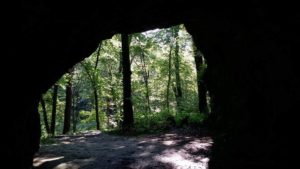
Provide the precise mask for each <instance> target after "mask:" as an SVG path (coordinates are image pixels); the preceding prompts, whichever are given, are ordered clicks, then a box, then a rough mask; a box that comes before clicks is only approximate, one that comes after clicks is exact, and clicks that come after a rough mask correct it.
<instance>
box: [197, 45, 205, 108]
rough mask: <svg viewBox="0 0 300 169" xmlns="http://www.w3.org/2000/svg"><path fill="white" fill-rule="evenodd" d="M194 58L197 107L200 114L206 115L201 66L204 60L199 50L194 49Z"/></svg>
mask: <svg viewBox="0 0 300 169" xmlns="http://www.w3.org/2000/svg"><path fill="white" fill-rule="evenodd" d="M194 52H195V53H194V57H195V63H196V70H197V87H198V105H199V111H200V113H207V100H206V91H207V89H206V85H205V83H204V80H203V68H202V67H203V64H204V58H203V55H202V54H201V52H200V51H199V50H197V49H196V47H195V49H194Z"/></svg>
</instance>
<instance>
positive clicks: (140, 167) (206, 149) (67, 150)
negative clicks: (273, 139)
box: [34, 130, 212, 169]
mask: <svg viewBox="0 0 300 169" xmlns="http://www.w3.org/2000/svg"><path fill="white" fill-rule="evenodd" d="M211 146H212V139H211V138H210V137H208V136H195V134H190V133H187V132H183V131H180V130H174V131H171V132H168V133H164V134H159V135H148V136H140V137H124V136H115V135H108V134H103V133H100V132H87V133H85V134H82V135H80V136H62V137H59V138H56V143H55V144H49V145H42V146H41V149H40V152H39V153H38V154H37V155H36V158H35V159H34V166H35V168H36V169H78V168H80V169H94V168H96V169H154V168H156V169H164V168H165V169H206V168H208V167H207V165H208V161H209V154H210V147H211Z"/></svg>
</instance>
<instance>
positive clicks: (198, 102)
mask: <svg viewBox="0 0 300 169" xmlns="http://www.w3.org/2000/svg"><path fill="white" fill-rule="evenodd" d="M195 61H196V62H195ZM196 63H197V64H196ZM206 67H207V65H206V62H205V59H204V56H203V54H202V53H201V52H200V51H199V50H198V49H196V47H195V46H194V44H193V40H192V37H191V36H190V35H189V34H188V33H187V31H186V30H185V28H184V26H183V25H177V26H174V27H170V28H167V29H155V30H151V31H147V32H142V33H135V34H117V35H114V36H113V37H112V38H111V39H108V40H103V41H102V42H100V43H99V46H98V48H97V49H96V50H95V52H94V53H92V54H91V56H89V57H88V58H86V59H85V60H83V61H82V62H80V63H78V64H77V65H75V66H74V67H72V68H70V69H69V71H68V73H67V74H65V75H63V76H62V77H61V79H60V80H59V81H57V83H55V84H54V85H53V87H52V88H50V89H49V90H48V91H47V92H46V93H45V94H44V95H43V97H42V99H41V100H40V106H39V112H40V114H41V124H42V138H47V137H48V136H54V135H59V134H74V133H77V132H80V131H85V130H101V131H119V130H120V131H121V130H122V131H123V132H124V131H134V132H137V133H145V132H154V131H161V130H165V129H169V128H172V127H199V126H200V125H201V123H202V122H203V120H204V119H205V118H206V117H207V115H208V114H209V113H210V97H209V92H208V91H207V90H206V85H205V80H204V79H205V78H204V75H205V69H206Z"/></svg>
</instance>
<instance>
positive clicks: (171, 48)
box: [166, 43, 173, 113]
mask: <svg viewBox="0 0 300 169" xmlns="http://www.w3.org/2000/svg"><path fill="white" fill-rule="evenodd" d="M172 50H173V44H172V43H171V45H170V52H169V63H168V71H169V73H168V83H167V100H166V102H167V110H168V113H170V101H169V97H170V85H171V68H172Z"/></svg>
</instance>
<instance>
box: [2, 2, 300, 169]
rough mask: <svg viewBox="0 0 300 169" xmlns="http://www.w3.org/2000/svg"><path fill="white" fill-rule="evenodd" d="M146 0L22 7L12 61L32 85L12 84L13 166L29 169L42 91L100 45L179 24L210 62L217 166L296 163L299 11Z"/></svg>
mask: <svg viewBox="0 0 300 169" xmlns="http://www.w3.org/2000/svg"><path fill="white" fill-rule="evenodd" d="M147 2H148V3H146V2H144V3H133V2H118V1H109V2H107V3H105V4H103V3H101V2H90V3H86V2H78V3H77V2H72V3H60V4H57V3H55V2H50V1H49V2H47V1H40V2H36V1H28V2H24V3H23V4H22V7H23V9H22V12H23V16H22V19H23V22H22V27H21V32H22V35H21V39H18V41H16V42H15V43H14V44H13V45H12V46H11V51H14V52H12V53H13V54H12V55H11V58H9V59H10V60H9V61H10V63H12V65H13V66H14V69H15V71H16V72H18V73H17V75H18V76H21V77H25V79H26V80H23V81H20V80H18V79H17V78H13V80H11V81H10V83H9V85H8V89H11V90H12V94H10V95H13V97H12V99H16V98H17V100H18V101H16V102H13V105H14V106H13V108H12V112H11V113H9V117H10V118H13V119H14V121H13V127H12V128H9V129H7V130H6V132H5V133H6V134H7V135H8V138H9V139H8V140H6V141H7V145H9V146H6V147H5V148H4V152H5V153H6V154H8V155H7V156H8V158H10V159H14V160H16V161H18V163H13V164H10V165H21V167H19V168H29V166H30V164H31V160H32V155H33V153H34V152H36V151H37V149H38V142H39V130H40V129H39V117H38V113H37V104H38V100H39V98H40V95H41V94H42V93H44V92H45V91H46V90H47V89H48V88H49V87H51V85H52V84H53V83H55V81H56V80H58V79H59V77H60V76H61V75H62V74H63V73H64V72H66V71H67V70H68V68H70V67H72V65H74V64H76V63H77V62H79V61H81V60H82V59H84V58H85V57H87V56H89V55H90V54H91V53H92V52H93V50H95V49H96V47H97V45H98V43H99V42H100V40H102V39H107V38H110V37H111V36H112V35H113V34H115V33H122V32H126V33H133V32H138V31H144V30H147V29H152V28H157V27H160V28H162V27H167V26H171V25H174V24H179V23H184V24H185V25H186V27H187V30H188V31H189V32H190V33H191V34H192V36H193V38H194V40H195V42H196V45H197V47H198V48H199V49H200V50H201V51H202V52H203V53H204V55H205V57H206V59H207V62H208V71H207V74H206V81H207V84H208V89H209V91H210V93H211V95H212V98H213V103H214V104H213V112H212V116H211V118H210V122H209V124H210V127H211V128H212V129H213V130H214V131H216V138H215V140H216V142H215V146H214V150H213V154H212V161H211V168H247V167H249V168H250V167H253V166H254V167H256V168H259V167H261V168H263V166H264V165H269V166H274V167H275V166H276V164H278V163H277V161H278V159H281V160H280V161H281V163H279V165H278V166H281V165H282V166H284V165H286V164H289V163H287V161H288V159H289V157H288V156H287V155H288V152H289V150H288V147H287V146H283V141H284V142H286V141H290V140H291V136H292V135H291V133H290V132H291V131H292V130H291V129H293V127H294V126H292V125H293V124H295V123H292V122H291V121H292V120H293V116H294V112H293V111H292V108H293V106H294V100H295V99H294V98H296V94H295V93H296V90H297V88H298V87H297V80H296V79H297V78H296V77H297V76H296V74H295V70H294V69H295V63H296V62H295V60H294V57H293V53H294V52H295V50H294V49H295V47H297V44H299V40H298V39H296V38H295V36H296V37H297V32H298V31H297V30H298V29H297V27H299V26H298V23H299V17H297V16H299V15H298V13H297V12H295V11H293V10H290V9H289V8H283V6H282V5H281V4H279V5H280V7H281V11H283V10H284V11H287V12H285V13H284V14H283V13H282V12H281V13H278V11H277V10H275V9H273V8H270V7H268V8H267V7H264V5H263V4H261V3H259V2H257V1H250V2H249V3H248V4H230V3H228V2H226V3H224V4H220V6H222V8H217V7H216V6H215V4H208V5H207V4H202V5H201V4H200V5H199V4H198V3H197V4H196V2H192V1H184V2H183V1H179V0H175V1H172V3H170V2H169V3H168V2H166V1H158V0H153V1H147ZM125 3H126V5H125ZM235 5H241V6H240V7H239V8H236V7H234V6H235ZM12 75H13V74H12ZM16 84H17V85H16ZM275 152H277V154H279V155H278V156H275V155H274V153H275ZM278 152H279V153H278ZM236 161H238V162H239V163H237V164H235V162H236ZM253 161H254V163H251V162H253ZM275 163H276V164H275ZM235 165H236V166H235ZM239 165H244V167H241V166H239Z"/></svg>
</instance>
